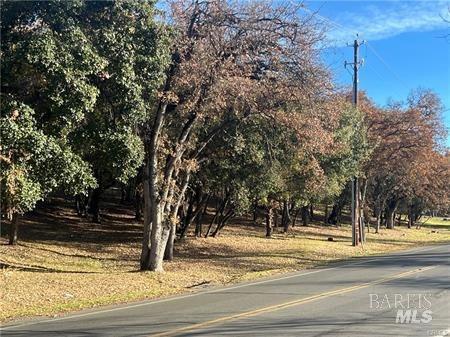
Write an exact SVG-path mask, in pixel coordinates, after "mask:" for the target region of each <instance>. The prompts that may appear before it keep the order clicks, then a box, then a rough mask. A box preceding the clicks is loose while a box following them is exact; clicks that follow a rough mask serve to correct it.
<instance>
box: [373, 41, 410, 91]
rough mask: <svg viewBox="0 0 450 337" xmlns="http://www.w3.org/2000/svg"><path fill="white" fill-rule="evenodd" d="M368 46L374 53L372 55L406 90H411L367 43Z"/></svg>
mask: <svg viewBox="0 0 450 337" xmlns="http://www.w3.org/2000/svg"><path fill="white" fill-rule="evenodd" d="M367 46H368V47H369V49H370V50H371V51H372V53H373V54H374V55H375V56H376V57H377V58H378V59H379V60H380V61H381V63H382V64H383V65H384V66H385V67H386V69H387V70H389V72H390V73H391V74H392V76H394V77H395V79H396V80H397V81H398V82H399V83H400V84H401V85H402V86H404V87H405V88H406V89H408V90H409V87H408V85H407V84H406V83H405V82H404V81H403V80H402V79H401V78H400V77H399V76H398V75H397V74H396V73H395V71H394V70H393V69H392V68H391V67H390V66H389V64H388V63H387V62H386V61H385V60H384V59H383V57H382V56H381V55H380V54H379V53H378V52H377V51H376V50H375V48H374V47H373V46H372V45H371V44H370V43H369V42H367Z"/></svg>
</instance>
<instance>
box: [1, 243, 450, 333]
mask: <svg viewBox="0 0 450 337" xmlns="http://www.w3.org/2000/svg"><path fill="white" fill-rule="evenodd" d="M442 246H443V245H437V246H433V247H426V248H423V249H418V250H412V251H406V252H404V254H403V255H407V254H411V253H412V254H414V253H419V252H424V251H428V250H434V249H437V248H440V247H442ZM444 246H445V244H444ZM393 255H394V256H398V255H400V256H401V255H402V254H395V252H394V254H393ZM389 257H390V256H389V255H386V256H379V257H376V258H373V259H368V260H364V261H359V262H355V263H346V264H345V265H344V266H357V265H360V264H365V263H369V262H372V261H377V260H382V259H384V258H389ZM339 262H345V261H337V263H339ZM341 267H343V266H336V267H330V268H323V269H318V270H313V271H310V272H305V273H301V272H300V274H294V275H289V276H284V277H278V278H271V279H267V280H262V281H256V282H251V283H244V284H238V285H235V286H231V287H221V288H217V289H211V290H206V291H199V292H196V293H193V294H186V295H180V296H174V297H170V298H163V299H160V300H154V301H151V300H150V302H145V303H138V304H131V305H125V306H121V307H118V308H112V309H105V310H98V311H93V312H87V313H84V314H75V315H70V314H69V315H67V316H63V317H58V318H50V319H47V320H38V321H32V322H28V323H24V324H18V325H11V326H6V327H4V328H2V327H0V336H1V332H2V331H6V330H12V329H17V328H21V327H25V326H30V325H36V324H42V323H50V322H57V321H63V320H67V319H73V318H79V317H85V316H90V315H98V314H103V313H107V312H114V311H119V310H124V309H131V308H138V307H143V306H147V305H152V304H157V303H163V302H170V301H174V300H179V299H183V298H188V297H193V296H198V295H204V294H211V293H216V292H221V291H226V290H233V289H238V288H243V287H248V286H252V285H258V284H263V283H269V282H276V281H280V280H287V279H290V278H293V277H301V276H306V275H311V274H316V273H320V272H323V271H329V270H334V269H338V268H341ZM444 336H445V335H444ZM438 337H439V336H438Z"/></svg>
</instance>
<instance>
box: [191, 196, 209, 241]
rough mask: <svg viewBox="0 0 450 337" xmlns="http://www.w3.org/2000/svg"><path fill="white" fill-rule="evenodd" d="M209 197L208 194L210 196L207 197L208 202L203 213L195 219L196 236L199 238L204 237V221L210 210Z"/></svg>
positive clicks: (206, 201)
mask: <svg viewBox="0 0 450 337" xmlns="http://www.w3.org/2000/svg"><path fill="white" fill-rule="evenodd" d="M209 197H210V195H209V194H208V196H207V197H206V200H205V204H204V207H203V212H201V213H200V214H199V215H198V217H197V218H196V219H195V236H196V237H197V238H199V237H201V236H202V220H203V217H204V216H205V214H206V211H207V210H208V201H209Z"/></svg>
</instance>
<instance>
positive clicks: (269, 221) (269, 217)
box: [266, 206, 273, 238]
mask: <svg viewBox="0 0 450 337" xmlns="http://www.w3.org/2000/svg"><path fill="white" fill-rule="evenodd" d="M272 231H273V208H272V207H271V206H267V209H266V237H267V238H270V237H271V236H272Z"/></svg>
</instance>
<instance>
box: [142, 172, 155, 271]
mask: <svg viewBox="0 0 450 337" xmlns="http://www.w3.org/2000/svg"><path fill="white" fill-rule="evenodd" d="M146 172H147V170H146ZM142 184H143V194H144V236H143V240H142V251H141V270H147V269H148V268H150V233H151V231H152V220H151V218H152V216H151V213H150V210H151V202H150V187H149V181H148V175H147V173H145V175H144V180H143V182H142Z"/></svg>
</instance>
